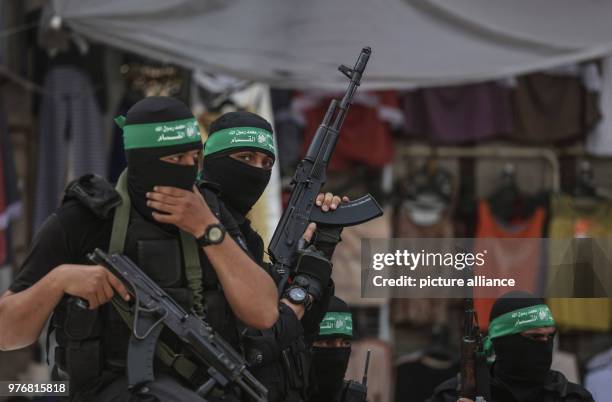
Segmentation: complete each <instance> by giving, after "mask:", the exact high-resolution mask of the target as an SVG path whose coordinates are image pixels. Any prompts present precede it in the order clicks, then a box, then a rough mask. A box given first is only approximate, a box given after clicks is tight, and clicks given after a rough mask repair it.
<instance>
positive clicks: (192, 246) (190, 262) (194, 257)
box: [181, 230, 204, 318]
mask: <svg viewBox="0 0 612 402" xmlns="http://www.w3.org/2000/svg"><path fill="white" fill-rule="evenodd" d="M181 248H182V249H183V260H184V261H185V277H186V278H187V286H188V287H189V289H190V290H191V299H192V301H193V303H192V306H193V312H194V313H195V314H196V315H197V316H198V317H200V318H203V317H204V305H203V302H204V297H203V293H202V292H203V290H202V267H201V266H200V254H199V253H198V245H197V244H196V240H195V238H194V237H193V236H192V235H191V234H189V233H186V232H184V231H182V230H181Z"/></svg>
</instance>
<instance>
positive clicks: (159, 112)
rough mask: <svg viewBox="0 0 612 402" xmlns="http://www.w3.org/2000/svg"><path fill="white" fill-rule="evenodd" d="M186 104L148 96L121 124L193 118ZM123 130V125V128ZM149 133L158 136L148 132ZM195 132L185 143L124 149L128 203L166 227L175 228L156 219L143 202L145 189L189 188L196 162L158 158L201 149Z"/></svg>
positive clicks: (194, 176)
mask: <svg viewBox="0 0 612 402" xmlns="http://www.w3.org/2000/svg"><path fill="white" fill-rule="evenodd" d="M193 118H194V117H193V114H192V113H191V111H190V110H189V108H188V107H187V106H186V105H185V104H183V103H182V102H181V101H179V100H177V99H174V98H168V97H157V96H155V97H148V98H145V99H143V100H141V101H139V102H137V103H136V104H135V105H134V106H132V108H130V110H129V111H128V112H127V115H126V119H125V126H128V125H141V124H154V123H160V124H161V123H164V122H166V123H168V124H170V123H171V122H174V121H183V120H186V119H193ZM124 131H125V128H124ZM191 134H193V133H191ZM152 136H158V134H157V133H154V132H152ZM126 147H127V144H126ZM201 148H202V145H201V140H200V135H199V132H196V133H195V135H192V140H191V141H190V142H187V143H178V144H177V143H169V145H167V146H156V147H138V148H133V149H126V156H127V162H128V177H127V183H128V192H129V195H130V199H131V202H132V205H133V206H134V208H135V209H136V211H138V213H140V214H141V215H142V216H143V217H144V218H145V219H147V220H150V221H152V222H154V223H156V224H157V225H159V226H161V227H163V228H164V229H166V230H170V231H175V230H176V229H175V228H174V226H173V225H167V224H161V223H159V222H157V221H156V220H155V219H154V218H153V215H152V213H153V212H154V211H155V210H154V209H151V208H149V207H148V206H147V198H146V193H147V192H150V191H152V190H153V187H155V186H171V187H177V188H181V189H183V190H191V188H192V186H193V184H194V182H195V179H196V175H197V165H194V166H184V165H179V164H173V163H169V162H164V161H162V160H160V158H161V157H163V156H168V155H173V154H177V153H182V152H188V151H192V150H197V149H201Z"/></svg>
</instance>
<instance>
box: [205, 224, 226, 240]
mask: <svg viewBox="0 0 612 402" xmlns="http://www.w3.org/2000/svg"><path fill="white" fill-rule="evenodd" d="M222 237H223V231H222V230H221V228H219V227H217V226H214V227H212V228H210V230H209V231H208V240H209V241H211V242H213V243H216V242H218V241H219V240H221V238H222Z"/></svg>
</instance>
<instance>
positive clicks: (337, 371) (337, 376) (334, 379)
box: [311, 347, 351, 402]
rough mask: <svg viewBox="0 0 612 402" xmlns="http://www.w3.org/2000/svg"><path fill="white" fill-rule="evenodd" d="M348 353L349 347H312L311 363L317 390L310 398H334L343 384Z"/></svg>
mask: <svg viewBox="0 0 612 402" xmlns="http://www.w3.org/2000/svg"><path fill="white" fill-rule="evenodd" d="M350 355H351V348H350V347H343V348H318V347H314V348H312V365H313V369H314V372H315V375H316V377H317V392H316V394H315V395H313V398H311V399H312V400H314V401H320V402H325V401H334V400H335V397H336V396H337V395H338V393H339V392H340V390H341V389H342V386H343V385H344V374H345V373H346V368H347V367H348V362H349V357H350Z"/></svg>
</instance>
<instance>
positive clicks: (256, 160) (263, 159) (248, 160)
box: [229, 150, 274, 170]
mask: <svg viewBox="0 0 612 402" xmlns="http://www.w3.org/2000/svg"><path fill="white" fill-rule="evenodd" d="M229 157H230V158H232V159H235V160H237V161H240V162H243V163H245V164H247V165H250V166H253V167H258V168H261V169H264V170H272V167H273V166H274V158H272V157H270V156H269V155H267V154H265V153H263V152H259V151H252V150H242V151H239V152H234V153H231V154H229Z"/></svg>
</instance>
